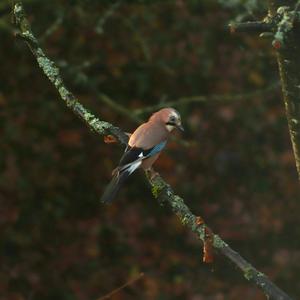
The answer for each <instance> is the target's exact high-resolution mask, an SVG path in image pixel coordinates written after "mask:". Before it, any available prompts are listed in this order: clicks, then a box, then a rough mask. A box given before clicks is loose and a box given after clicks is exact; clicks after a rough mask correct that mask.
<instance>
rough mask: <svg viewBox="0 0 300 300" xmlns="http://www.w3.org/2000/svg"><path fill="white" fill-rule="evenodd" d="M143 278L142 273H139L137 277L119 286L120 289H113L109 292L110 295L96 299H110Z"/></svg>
mask: <svg viewBox="0 0 300 300" xmlns="http://www.w3.org/2000/svg"><path fill="white" fill-rule="evenodd" d="M144 276H145V274H144V273H140V274H139V275H137V276H136V277H134V278H132V279H130V280H129V281H127V282H126V283H124V284H123V285H121V286H120V287H118V288H116V289H114V290H113V291H111V292H110V293H108V294H106V295H104V296H102V297H100V298H98V299H97V300H105V299H109V298H110V297H112V296H113V295H114V294H116V293H118V292H120V291H121V290H123V289H124V288H126V287H128V286H130V285H132V284H134V283H135V282H136V281H138V280H140V279H141V278H143V277H144Z"/></svg>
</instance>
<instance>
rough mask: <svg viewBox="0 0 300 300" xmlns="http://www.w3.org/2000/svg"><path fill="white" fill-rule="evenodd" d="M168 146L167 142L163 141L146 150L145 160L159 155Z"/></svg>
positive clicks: (144, 153)
mask: <svg viewBox="0 0 300 300" xmlns="http://www.w3.org/2000/svg"><path fill="white" fill-rule="evenodd" d="M166 144H167V141H163V142H161V143H159V144H157V145H156V146H154V147H153V148H151V149H149V150H144V151H143V155H144V157H145V158H146V157H150V156H153V155H155V154H157V153H159V152H160V151H161V150H162V149H164V148H165V146H166Z"/></svg>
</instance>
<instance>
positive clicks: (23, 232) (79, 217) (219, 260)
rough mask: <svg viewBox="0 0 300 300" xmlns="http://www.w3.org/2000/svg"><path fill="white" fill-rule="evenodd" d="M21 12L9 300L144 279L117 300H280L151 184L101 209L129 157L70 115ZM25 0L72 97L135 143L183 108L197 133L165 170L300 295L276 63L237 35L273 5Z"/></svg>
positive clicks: (4, 26)
mask: <svg viewBox="0 0 300 300" xmlns="http://www.w3.org/2000/svg"><path fill="white" fill-rule="evenodd" d="M11 2H12V1H9V0H2V1H1V2H0V37H1V42H0V58H1V67H0V137H1V139H0V228H1V239H0V251H1V257H0V260H1V264H0V299H1V300H40V299H43V300H48V299H49V300H50V299H56V300H60V299H61V300H86V299H99V300H100V299H104V298H103V296H105V295H107V294H108V293H109V292H111V291H112V290H114V289H116V288H118V287H119V286H122V285H123V284H125V283H126V282H128V281H130V280H131V279H135V278H138V280H135V282H133V283H132V284H129V285H128V286H127V287H126V288H124V289H122V290H121V291H119V292H116V293H115V294H114V295H113V297H111V299H118V300H123V299H161V300H164V299H191V300H203V299H208V300H223V299H230V300H231V299H232V300H234V299H244V300H246V299H249V300H250V299H251V300H253V299H265V296H264V295H263V293H262V292H261V291H260V290H259V289H258V288H256V287H255V286H254V285H252V284H250V283H249V282H248V281H247V280H246V279H245V278H244V277H243V276H242V275H241V273H240V272H239V270H237V268H236V267H235V266H234V265H233V264H231V263H229V262H228V261H226V260H225V259H224V257H222V256H218V255H216V257H215V261H214V263H213V264H210V265H207V264H203V263H202V247H201V243H200V242H199V241H198V240H197V239H196V237H195V236H194V235H193V234H192V233H190V232H189V231H188V230H186V229H185V228H184V227H183V226H182V225H181V223H179V221H178V220H177V218H176V217H175V216H174V215H173V214H172V213H170V211H169V209H168V208H163V207H160V206H159V204H158V203H157V202H156V201H155V200H154V199H153V197H152V195H151V191H150V187H149V185H148V183H147V181H146V180H145V177H144V176H143V174H142V172H137V173H136V174H135V175H134V176H133V177H132V178H131V180H129V181H128V183H127V185H126V186H125V187H124V188H123V189H122V191H121V193H120V194H119V196H118V199H117V200H116V201H115V203H114V204H113V205H111V206H104V205H102V204H101V203H100V201H99V199H100V196H101V194H102V192H103V190H104V187H105V186H106V184H107V183H108V182H109V179H110V176H111V171H112V169H113V168H114V167H115V166H116V164H117V162H118V160H119V157H120V155H121V154H122V151H123V148H122V147H120V146H118V145H116V144H105V143H104V142H103V137H100V136H98V135H96V134H94V133H92V132H91V131H90V130H89V129H88V128H87V127H86V125H85V124H84V123H83V122H82V121H81V120H79V119H78V118H77V117H76V116H74V115H73V113H72V112H71V111H69V110H68V109H67V108H66V107H65V105H64V103H63V102H62V101H61V100H60V98H59V96H58V93H57V91H56V90H55V89H54V88H53V86H52V85H51V84H50V83H49V81H48V79H47V78H46V76H45V75H44V74H43V73H42V72H41V70H40V69H39V67H38V65H37V63H36V61H35V59H34V58H33V56H32V54H31V53H30V51H29V49H28V47H27V46H26V45H25V44H24V42H23V41H20V40H18V39H16V38H15V36H14V30H15V29H14V27H13V25H12V15H11ZM23 3H24V5H25V9H26V11H27V14H28V18H29V20H30V23H31V25H32V29H33V31H34V33H35V35H36V36H37V37H38V39H39V41H40V43H41V46H42V48H43V49H44V50H45V51H46V53H47V55H48V56H49V57H50V58H52V59H53V60H54V61H55V62H56V63H57V64H58V65H59V66H60V69H61V73H62V76H63V78H64V79H65V82H66V85H67V86H68V87H69V88H70V89H71V90H72V91H73V92H74V93H75V95H76V96H78V98H79V99H80V101H81V102H82V104H83V105H85V106H86V107H88V108H89V109H91V110H92V111H93V112H94V113H95V114H96V115H97V116H99V117H100V118H101V119H103V120H107V121H109V122H111V123H113V124H115V125H117V126H120V127H121V128H122V129H123V130H124V131H127V132H131V131H132V130H134V129H135V128H136V127H137V126H138V120H146V119H147V118H148V117H149V115H151V112H152V111H151V109H148V110H147V108H148V107H150V106H152V105H156V104H164V103H166V105H168V103H169V102H170V101H172V102H173V101H181V102H180V103H178V105H176V106H175V107H176V108H177V109H178V110H179V112H180V113H181V115H182V119H183V122H184V126H185V128H186V132H185V133H184V135H180V134H178V135H177V137H176V140H175V141H172V142H171V143H170V144H169V146H168V149H167V150H166V151H165V152H164V154H163V155H161V157H160V159H159V161H157V163H156V165H155V169H156V170H157V171H159V172H160V173H161V175H162V176H163V177H164V178H165V179H166V181H167V182H169V183H170V184H172V186H173V188H174V189H175V191H176V193H178V194H179V195H181V196H182V197H183V198H184V199H185V201H186V203H187V204H188V205H189V207H190V208H191V209H192V211H193V212H194V213H195V214H196V215H201V216H202V217H203V218H204V219H205V221H206V222H207V223H208V224H209V226H210V227H211V228H212V229H213V230H214V231H215V232H216V233H218V234H219V235H220V236H221V237H222V238H224V239H225V240H226V241H227V242H228V243H229V244H230V245H231V246H232V247H233V248H234V249H235V250H237V251H238V252H239V253H240V254H241V255H242V256H244V257H245V258H246V259H247V260H249V262H251V263H253V265H254V266H255V267H257V268H258V269H259V270H260V271H262V272H265V273H266V274H267V275H268V276H269V277H270V278H271V279H272V280H273V281H274V282H275V283H276V284H278V285H279V286H280V287H281V288H282V289H283V290H285V291H286V292H288V293H289V294H290V295H291V296H293V297H295V298H299V296H300V285H299V281H300V250H299V246H300V239H299V234H300V226H299V213H300V202H299V182H298V180H297V174H296V169H295V163H294V158H293V153H292V150H291V143H290V139H289V133H288V127H287V121H286V117H285V111H284V105H283V101H282V96H281V92H280V87H279V78H278V71H277V64H276V57H275V53H274V52H273V50H272V49H271V42H270V41H268V40H263V39H260V38H258V37H257V36H250V35H248V34H243V35H231V34H230V33H229V31H228V27H227V25H228V23H230V22H231V21H233V20H254V19H259V18H261V17H263V16H264V15H265V13H266V7H265V5H264V1H255V0H251V1H250V0H244V1H242V0H231V1H225V0H220V1H217V0H202V1H200V0H193V1H192V0H186V1H183V0H173V1H169V0H168V1H119V2H115V1H95V0H82V1H76V0H64V1H63V0H53V1H37V0H26V1H23ZM213 95H220V97H212V96H213ZM197 96H201V98H200V99H201V100H202V101H198V102H191V101H190V97H197ZM107 97H109V98H108V99H109V103H107ZM183 99H185V100H184V101H183ZM197 99H199V98H197ZM111 103H112V104H113V105H111ZM115 104H118V105H121V106H123V108H125V109H126V110H127V114H126V113H122V112H120V111H118V110H116V108H115ZM128 112H129V114H128ZM141 272H143V273H144V276H140V277H139V274H140V273H141Z"/></svg>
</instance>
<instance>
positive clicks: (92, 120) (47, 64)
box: [14, 3, 291, 300]
mask: <svg viewBox="0 0 300 300" xmlns="http://www.w3.org/2000/svg"><path fill="white" fill-rule="evenodd" d="M14 16H15V20H16V24H17V26H18V28H19V30H20V33H19V34H18V35H19V36H20V37H21V38H22V39H23V40H24V41H25V42H26V43H27V45H28V46H29V48H30V50H31V52H32V53H33V55H34V56H35V58H36V60H37V63H38V65H39V66H40V68H41V69H42V71H43V72H44V74H45V75H46V76H47V77H48V79H49V80H50V82H51V83H52V84H53V85H54V86H55V88H56V89H57V91H58V93H59V94H60V97H61V99H62V100H63V101H64V102H65V104H66V105H67V107H69V108H70V109H71V110H72V111H73V112H74V113H75V114H76V115H77V116H79V117H80V118H81V119H82V120H83V121H84V122H85V123H86V125H87V126H88V127H90V128H91V129H92V130H93V131H95V132H96V133H98V134H100V135H107V134H111V135H113V136H115V137H116V138H117V139H118V140H119V141H120V142H121V143H122V144H126V143H127V140H128V136H127V135H126V134H125V133H124V132H122V131H121V129H119V128H118V127H115V126H113V125H112V124H110V123H108V122H105V121H100V120H99V119H98V118H96V117H95V116H94V115H93V114H92V113H90V112H89V111H88V110H87V109H86V108H85V107H84V106H83V105H82V104H80V103H79V101H78V100H77V98H76V97H75V96H74V95H73V94H72V93H71V92H70V91H69V90H68V89H67V88H66V87H65V85H64V83H63V80H62V78H61V76H60V73H59V69H58V68H57V66H56V65H55V64H54V62H53V61H51V60H50V59H49V58H48V57H47V56H46V55H45V53H44V51H43V50H42V49H41V48H40V46H39V43H38V41H37V39H36V38H35V36H34V35H33V33H32V31H31V29H30V26H29V23H28V21H27V19H26V17H25V13H24V10H23V7H22V4H21V3H18V4H15V6H14ZM148 180H149V183H150V185H151V187H152V193H153V195H154V197H155V198H156V199H158V201H159V202H160V203H162V204H167V205H168V206H169V207H170V208H171V210H172V211H173V212H174V213H175V214H176V215H177V216H178V218H179V219H180V221H181V223H182V224H183V225H185V226H186V227H188V228H189V229H190V230H191V231H193V232H194V233H195V234H196V235H197V237H198V238H199V239H200V240H201V241H202V242H204V241H205V238H206V237H205V229H206V228H208V227H207V226H206V225H205V224H204V223H203V224H201V225H199V223H198V222H197V216H195V215H194V214H193V213H192V212H191V211H190V209H189V207H188V206H187V205H186V204H185V203H184V200H183V199H182V198H181V197H179V196H178V195H176V194H175V193H174V191H173V190H172V188H171V186H170V185H169V184H167V183H166V182H165V181H164V180H163V179H162V177H160V176H159V175H157V176H155V177H154V178H153V179H150V178H148ZM213 247H214V248H215V249H216V250H217V251H218V252H219V253H221V254H223V255H224V256H225V257H227V259H229V260H230V261H231V262H233V263H234V264H235V265H236V266H237V267H238V268H239V269H240V270H241V271H242V273H243V275H244V277H245V278H246V279H247V280H249V281H251V282H253V283H255V284H256V285H257V286H258V287H259V288H260V289H262V291H263V292H264V293H265V294H266V296H267V297H269V299H274V300H291V298H290V297H289V296H288V295H287V294H286V293H285V292H283V291H282V290H281V289H280V288H278V287H277V286H276V285H275V284H274V283H273V282H272V281H270V279H269V278H268V277H267V276H266V275H264V274H263V273H261V272H259V271H258V270H257V269H255V268H254V267H253V266H252V265H251V264H250V263H249V262H247V261H246V260H245V259H244V258H243V257H241V255H240V254H238V253H237V252H235V251H234V250H233V249H231V248H230V246H229V245H228V244H227V243H226V242H224V241H223V240H222V239H221V238H220V237H219V236H218V235H213Z"/></svg>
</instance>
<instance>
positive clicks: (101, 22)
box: [95, 0, 122, 34]
mask: <svg viewBox="0 0 300 300" xmlns="http://www.w3.org/2000/svg"><path fill="white" fill-rule="evenodd" d="M121 2H122V0H119V1H116V2H115V3H113V4H112V5H111V6H110V8H109V9H108V10H107V11H106V12H105V13H104V14H103V16H101V17H100V19H99V20H98V22H97V25H96V28H95V31H96V32H97V33H98V34H102V33H103V32H104V30H103V27H104V25H105V23H106V22H107V20H108V19H109V18H110V17H111V16H112V15H113V14H114V12H115V11H116V10H117V9H118V8H119V6H120V5H121Z"/></svg>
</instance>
